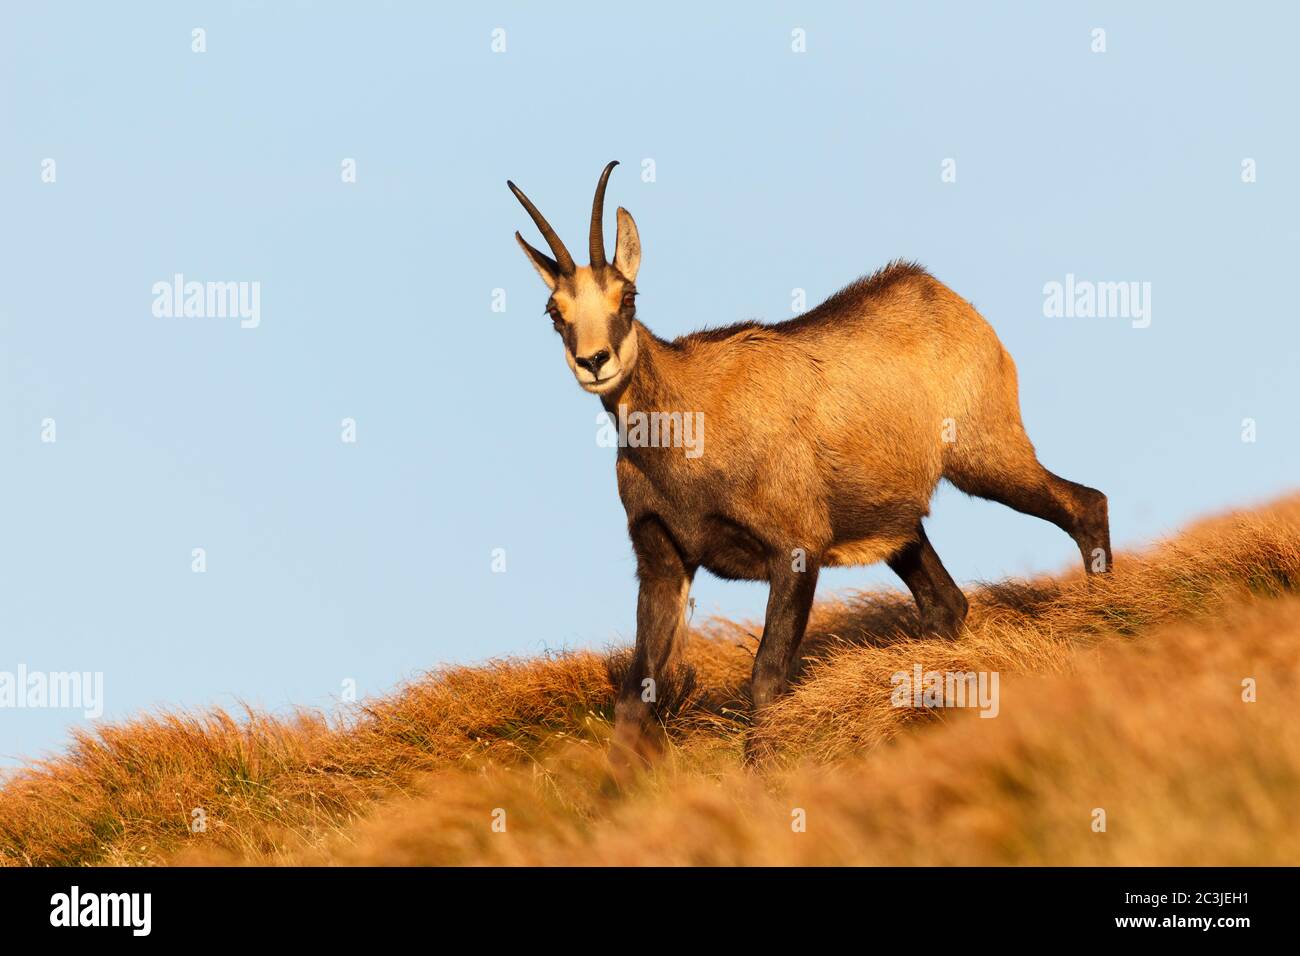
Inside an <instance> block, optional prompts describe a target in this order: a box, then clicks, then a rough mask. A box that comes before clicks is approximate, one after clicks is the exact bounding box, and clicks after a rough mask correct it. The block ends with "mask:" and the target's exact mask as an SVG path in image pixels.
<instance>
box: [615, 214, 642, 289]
mask: <svg viewBox="0 0 1300 956" xmlns="http://www.w3.org/2000/svg"><path fill="white" fill-rule="evenodd" d="M614 268H616V269H617V270H618V271H619V272H621V273H622V274H623V278H624V279H626V280H627V281H628V282H635V281H636V273H637V270H638V269H640V268H641V237H640V236H639V235H638V234H637V231H636V223H635V222H633V221H632V214H631V213H630V212H628V211H627V210H626V209H624V208H623V207H622V206H619V207H618V238H617V239H616V240H614Z"/></svg>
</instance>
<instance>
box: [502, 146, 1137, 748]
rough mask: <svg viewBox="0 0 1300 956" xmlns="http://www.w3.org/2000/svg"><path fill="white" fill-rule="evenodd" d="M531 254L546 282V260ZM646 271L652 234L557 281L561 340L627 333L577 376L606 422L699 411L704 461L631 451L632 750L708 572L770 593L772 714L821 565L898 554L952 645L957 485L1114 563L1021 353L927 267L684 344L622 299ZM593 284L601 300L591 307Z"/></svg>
mask: <svg viewBox="0 0 1300 956" xmlns="http://www.w3.org/2000/svg"><path fill="white" fill-rule="evenodd" d="M609 168H610V167H607V168H606V172H605V177H607V176H608V171H609ZM603 181H604V177H602V184H603ZM597 212H598V210H597ZM619 213H620V236H619V239H620V245H621V244H622V240H623V234H624V222H623V217H624V216H626V213H625V211H624V210H620V211H619ZM627 220H628V224H629V225H628V230H629V232H630V233H631V235H632V236H634V237H635V226H634V225H631V223H630V220H631V217H630V216H628V217H627ZM597 221H598V216H597V215H595V214H594V215H593V223H595V222H597ZM520 241H521V243H522V239H521V240H520ZM523 245H524V247H525V251H526V252H530V258H532V259H533V261H534V265H535V266H537V267H538V271H539V272H542V273H543V278H547V274H546V272H545V268H546V264H545V263H543V264H539V263H538V260H537V258H536V256H535V255H533V254H535V253H536V250H532V249H531V247H528V246H527V244H526V243H524V244H523ZM561 248H562V247H561ZM536 255H540V254H536ZM557 257H558V258H563V256H562V255H561V256H557ZM541 258H542V259H545V258H546V257H544V256H542V257H541ZM639 261H640V247H639V241H638V243H637V247H636V256H635V257H634V258H630V259H629V258H628V257H622V258H620V256H616V258H615V264H614V266H604V265H602V266H600V267H596V268H593V269H591V270H585V269H576V270H570V271H568V272H563V270H559V271H557V272H556V274H555V275H554V276H553V278H554V280H555V281H554V282H553V283H552V282H551V281H550V280H548V284H549V285H551V286H552V288H553V289H554V290H556V295H555V296H554V297H553V299H552V302H553V303H555V304H557V305H558V312H559V315H558V316H554V317H555V318H556V323H557V329H558V330H559V331H561V334H562V335H566V334H567V333H568V331H569V327H570V326H572V325H574V324H577V325H579V326H580V327H581V328H582V330H583V333H582V334H583V338H584V339H585V340H587V341H588V343H589V344H588V346H587V347H588V348H596V347H598V346H603V345H605V344H606V343H607V342H608V341H609V340H610V339H611V338H612V337H613V336H614V335H616V334H617V333H620V332H621V334H618V338H619V340H620V341H619V343H617V344H618V346H619V348H618V349H617V351H618V354H619V356H620V357H621V358H622V359H623V360H622V361H621V362H620V361H618V360H612V361H611V362H610V365H609V367H610V368H614V367H616V366H617V371H616V372H613V373H612V374H610V375H608V376H607V377H605V378H599V379H597V381H596V382H595V383H594V384H593V383H592V382H591V381H590V378H591V376H586V377H585V380H584V378H580V381H582V382H583V385H584V387H586V388H587V389H588V390H589V391H596V392H597V394H600V396H601V401H602V402H603V403H604V405H605V407H606V409H608V410H609V411H610V412H611V413H613V414H615V415H616V416H617V415H618V414H619V413H620V408H621V409H622V413H623V414H624V415H627V414H629V413H635V412H646V413H651V412H663V413H674V412H675V413H683V414H691V413H696V412H702V413H703V420H704V444H703V454H702V455H700V456H699V457H695V458H692V457H689V456H687V455H684V454H683V452H682V449H681V448H674V447H620V449H619V453H618V461H617V474H618V488H619V495H620V497H621V499H622V501H623V506H624V508H625V510H626V512H627V517H628V529H629V533H630V535H631V537H632V544H633V548H634V550H635V552H636V556H637V574H638V577H639V579H640V588H641V590H640V597H639V599H638V604H637V640H636V651H635V654H634V658H633V666H632V667H631V669H630V671H629V673H628V676H627V680H626V683H625V684H624V688H623V692H622V694H621V695H620V697H619V700H618V703H617V706H616V724H617V726H618V731H619V733H618V736H617V740H618V741H619V743H620V745H621V746H622V747H623V748H624V749H625V750H627V751H631V752H638V753H643V754H644V753H647V752H649V751H650V750H652V749H653V747H652V746H650V744H651V743H652V741H653V737H654V734H653V731H654V713H655V707H654V703H655V699H656V695H655V694H650V695H647V693H646V688H647V686H651V687H653V686H655V685H656V684H658V683H663V684H664V685H665V686H669V685H671V684H673V683H676V682H677V681H678V680H680V675H679V674H678V670H679V660H680V655H681V646H680V645H681V642H682V635H683V634H684V633H685V625H684V613H685V606H686V600H687V595H688V593H689V588H690V582H691V580H692V578H693V576H694V574H695V572H696V570H697V569H699V568H701V567H702V568H706V569H707V570H709V571H712V572H713V573H715V574H717V575H719V576H721V577H724V578H733V579H734V578H743V579H750V580H764V581H768V582H770V585H771V591H770V595H769V600H768V609H767V619H766V624H765V627H764V634H763V640H762V642H761V644H760V647H759V650H758V653H757V654H756V656H755V661H754V674H753V684H752V698H753V704H754V707H755V708H756V709H761V708H762V707H764V706H765V705H766V704H768V703H769V702H770V701H771V700H773V699H774V698H775V697H777V696H778V695H780V694H781V693H783V692H784V691H785V689H786V687H787V684H788V675H789V673H790V670H791V668H792V666H793V663H794V661H795V658H796V656H797V651H798V647H799V642H800V640H801V639H802V636H803V632H804V627H805V625H806V623H807V618H808V612H809V608H810V607H811V604H812V599H813V592H814V590H815V587H816V582H817V574H818V571H819V569H820V568H822V567H833V566H842V565H859V564H869V563H872V562H876V561H888V562H889V565H890V567H891V568H892V569H893V570H894V571H895V572H896V573H898V575H899V576H900V577H901V578H902V579H903V581H904V582H905V583H906V584H907V586H908V588H909V589H910V590H911V591H912V594H913V596H914V597H915V599H916V602H917V605H918V608H919V610H920V613H921V619H922V623H923V626H925V627H926V628H927V629H928V630H930V631H932V632H933V633H936V634H938V635H939V636H943V637H949V638H951V637H954V636H955V635H956V633H957V632H958V630H959V629H960V627H961V624H962V621H963V620H964V618H965V615H966V608H967V604H966V599H965V597H964V596H963V595H962V593H961V590H960V589H959V588H958V587H957V586H956V584H955V583H954V582H953V581H952V578H951V577H950V576H949V575H948V573H947V571H946V570H945V569H944V567H943V565H942V563H941V562H940V560H939V557H938V555H937V554H936V553H935V552H934V549H933V548H932V547H931V546H930V543H929V541H928V539H927V538H926V536H925V532H924V530H923V528H922V525H921V520H922V518H924V517H925V516H926V515H927V514H928V513H929V503H930V499H931V497H932V495H933V494H934V490H935V487H936V486H937V484H938V483H939V480H940V479H941V478H947V479H948V480H949V481H951V482H952V483H953V484H954V485H956V486H957V487H958V488H960V489H962V490H963V491H966V492H968V493H970V494H974V495H979V496H981V497H985V498H990V499H992V500H995V501H1000V502H1002V503H1004V504H1007V505H1009V506H1010V507H1012V508H1015V509H1017V510H1019V511H1023V512H1026V513H1028V514H1032V515H1036V516H1038V517H1041V518H1044V519H1046V520H1049V521H1052V522H1054V523H1055V524H1057V525H1058V526H1060V527H1061V528H1062V529H1064V530H1065V531H1066V532H1067V533H1069V534H1070V535H1071V536H1072V537H1073V538H1074V539H1075V541H1076V542H1077V544H1078V546H1079V549H1080V552H1081V553H1082V555H1083V558H1084V562H1085V567H1086V568H1087V569H1088V570H1089V571H1090V572H1091V571H1105V570H1109V569H1110V565H1111V555H1110V541H1109V531H1108V523H1107V515H1106V498H1105V496H1104V495H1103V494H1101V492H1098V491H1096V490H1094V489H1091V488H1087V487H1084V486H1082V485H1077V484H1074V483H1073V482H1069V481H1066V480H1064V479H1061V478H1058V477H1057V476H1056V475H1053V474H1052V473H1051V472H1049V471H1048V470H1047V469H1045V468H1044V467H1043V466H1042V465H1041V464H1040V463H1039V462H1038V459H1037V456H1036V455H1035V453H1034V447H1033V445H1032V444H1031V443H1030V441H1029V437H1028V435H1026V434H1025V430H1024V426H1023V425H1022V423H1021V419H1020V405H1019V396H1018V390H1017V384H1016V371H1015V364H1014V363H1013V362H1012V360H1011V357H1010V356H1009V355H1008V354H1007V353H1006V351H1005V350H1004V349H1003V348H1002V345H1001V343H1000V342H999V341H998V338H997V335H996V333H995V332H994V331H993V329H992V327H990V326H989V324H988V323H987V322H986V321H985V320H984V319H983V318H982V317H981V316H980V315H979V313H978V312H976V311H975V309H974V307H973V306H971V304H970V303H969V302H967V301H966V300H965V299H962V298H961V297H960V296H958V295H957V294H956V293H954V292H953V291H952V290H950V289H949V288H948V287H947V286H945V285H944V284H943V283H941V282H939V281H938V280H937V279H935V278H934V277H932V276H931V275H929V273H927V272H926V271H925V270H924V269H922V268H920V267H919V266H917V265H914V264H910V263H902V262H896V263H893V264H891V265H889V266H886V267H885V268H884V269H881V270H880V271H878V272H876V273H875V274H874V275H872V276H870V277H868V278H865V279H861V280H858V281H857V282H854V283H852V284H851V285H849V286H847V287H846V288H844V289H843V290H841V291H840V292H838V293H836V294H835V295H833V296H831V297H830V298H829V299H827V300H826V301H825V302H823V303H822V304H821V305H819V306H817V307H816V308H814V309H812V310H811V311H809V312H808V313H806V314H804V315H802V316H799V317H798V318H794V319H791V320H789V321H786V322H781V323H779V324H775V325H761V324H758V323H742V324H739V325H735V326H730V327H728V328H722V329H712V330H706V331H703V332H697V333H694V334H691V335H686V336H684V337H682V338H680V339H677V340H675V341H672V342H668V341H664V340H662V339H659V338H656V337H655V336H654V335H653V334H652V333H651V332H650V331H649V330H648V329H647V328H646V327H645V326H644V325H642V324H641V323H640V322H638V321H636V320H635V318H634V317H632V316H631V315H630V313H629V310H628V309H627V308H626V307H618V308H616V307H614V306H613V305H612V303H616V302H619V301H620V299H619V292H620V291H621V290H622V289H623V288H624V287H626V288H629V289H630V288H632V283H633V281H634V280H635V271H636V268H637V266H638V265H639ZM621 263H625V264H623V265H621ZM629 271H630V272H631V274H630V275H629V274H626V272H629ZM574 287H576V288H577V290H578V291H577V293H574V292H572V291H570V289H571V288H574ZM585 287H590V288H591V289H592V290H597V289H598V291H599V293H600V294H598V295H597V294H591V295H588V296H586V297H583V296H582V289H583V288H585ZM579 299H582V301H585V302H587V303H599V302H601V301H605V302H608V303H611V305H610V306H609V307H608V308H607V309H606V311H607V314H606V315H603V316H601V315H598V314H596V313H594V312H592V311H591V309H587V310H586V311H583V310H580V309H577V308H576V307H575V306H574V303H576V302H577V301H579ZM566 308H567V313H571V314H566ZM632 311H633V312H634V310H632ZM577 313H581V314H577ZM553 315H554V314H553ZM629 319H630V320H631V321H630V325H628V322H629ZM602 321H603V323H604V324H603V326H602ZM602 328H603V329H606V330H607V331H604V332H603V333H602V332H601V331H600V330H601V329H602ZM625 328H626V329H630V330H629V331H624V329H625ZM593 329H595V330H596V331H595V332H593ZM570 337H572V336H571V335H570V336H568V337H566V342H567V341H568V338H570ZM627 339H631V342H630V343H629V342H628V341H627ZM570 348H571V349H572V347H570ZM605 351H606V352H609V351H610V349H608V348H606V349H605ZM582 354H583V353H582V352H580V351H579V352H578V355H579V356H580V355H582ZM629 356H630V359H629V358H628V357H629ZM573 358H574V356H573V355H572V354H571V355H570V359H571V360H570V366H571V367H573V366H574V362H573V360H572V359H573ZM575 374H577V369H576V368H575ZM647 681H652V682H654V683H653V684H650V685H647ZM647 697H649V698H650V699H647ZM750 756H751V757H759V756H762V755H761V754H759V753H756V752H751V753H750Z"/></svg>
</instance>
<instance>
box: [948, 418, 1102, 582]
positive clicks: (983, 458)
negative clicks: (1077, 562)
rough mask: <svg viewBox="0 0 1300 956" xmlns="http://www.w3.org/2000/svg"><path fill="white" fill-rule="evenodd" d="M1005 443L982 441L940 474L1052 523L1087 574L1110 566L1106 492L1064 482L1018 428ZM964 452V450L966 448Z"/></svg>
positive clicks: (964, 488) (974, 492)
mask: <svg viewBox="0 0 1300 956" xmlns="http://www.w3.org/2000/svg"><path fill="white" fill-rule="evenodd" d="M1016 431H1017V432H1018V435H1013V436H1011V440H1010V441H1006V442H1003V443H1000V446H995V445H994V444H993V443H987V444H983V445H982V446H981V447H980V449H978V451H976V452H975V453H974V454H967V455H965V456H962V457H961V458H959V459H957V460H956V461H952V460H950V461H949V463H948V466H947V467H946V468H945V469H944V477H945V478H947V479H948V480H949V481H951V482H952V483H953V484H954V485H956V486H957V487H958V488H960V489H961V490H962V491H964V492H966V493H967V494H968V495H976V496H978V497H980V498H987V499H989V500H990V501H997V502H1000V503H1001V504H1004V505H1006V506H1007V507H1009V508H1014V509H1016V510H1017V511H1019V512H1021V513H1023V514H1027V515H1033V516H1034V517H1035V518H1042V519H1043V520H1044V521H1050V522H1052V524H1054V525H1056V526H1057V527H1058V528H1060V529H1061V530H1062V531H1064V532H1065V533H1066V534H1068V535H1069V536H1070V537H1071V538H1073V539H1074V543H1075V544H1076V545H1078V546H1079V553H1080V554H1081V555H1082V556H1083V566H1084V570H1086V571H1087V572H1088V573H1089V574H1096V573H1098V572H1104V571H1109V570H1110V569H1111V565H1112V562H1111V553H1110V519H1109V516H1108V511H1107V504H1106V496H1105V495H1104V494H1102V493H1101V492H1100V491H1098V490H1097V489H1096V488H1089V487H1088V486H1087V485H1080V484H1078V483H1076V482H1073V481H1067V480H1066V479H1064V478H1061V477H1060V476H1058V475H1054V474H1052V473H1051V472H1050V471H1048V470H1047V469H1046V468H1044V467H1043V466H1042V464H1040V463H1039V461H1038V457H1037V456H1036V455H1035V454H1034V446H1033V445H1032V444H1031V443H1030V441H1029V437H1028V436H1027V435H1025V433H1024V430H1023V428H1017V429H1016ZM968 451H969V450H968Z"/></svg>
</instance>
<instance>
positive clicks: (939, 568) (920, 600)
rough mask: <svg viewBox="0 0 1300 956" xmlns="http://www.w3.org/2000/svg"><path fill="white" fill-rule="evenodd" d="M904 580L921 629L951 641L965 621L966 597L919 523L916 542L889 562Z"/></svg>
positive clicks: (892, 568) (900, 551) (967, 606)
mask: <svg viewBox="0 0 1300 956" xmlns="http://www.w3.org/2000/svg"><path fill="white" fill-rule="evenodd" d="M886 563H887V564H888V565H889V567H890V569H891V570H892V571H893V572H894V573H895V574H897V575H898V576H899V577H900V578H902V579H903V583H904V584H906V585H907V588H908V590H909V591H911V592H912V597H913V598H915V599H916V607H917V610H918V611H919V612H920V614H921V630H922V632H923V633H926V634H937V635H939V636H940V637H944V638H947V639H949V640H952V639H954V638H956V636H957V632H958V631H960V630H961V626H962V622H963V621H965V620H966V611H967V610H968V608H969V605H968V604H967V601H966V595H964V594H962V592H961V588H959V587H958V586H957V583H956V582H955V581H953V579H952V576H951V575H950V574H949V573H948V569H947V568H945V567H944V566H943V562H942V561H940V560H939V555H938V554H937V553H936V552H935V550H934V546H933V545H932V544H930V539H929V538H928V537H926V534H925V527H924V526H923V525H922V524H921V523H920V522H919V521H918V522H917V524H916V540H914V541H913V542H912V543H911V544H908V545H905V546H904V547H903V548H901V549H899V551H898V552H897V553H896V554H894V556H893V557H891V558H890V559H889V560H888V561H887V562H886Z"/></svg>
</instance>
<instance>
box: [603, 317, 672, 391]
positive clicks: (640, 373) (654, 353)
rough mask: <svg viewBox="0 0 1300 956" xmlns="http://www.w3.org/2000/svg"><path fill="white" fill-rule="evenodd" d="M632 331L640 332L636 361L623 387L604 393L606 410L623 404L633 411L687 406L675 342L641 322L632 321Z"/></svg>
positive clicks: (636, 334) (637, 334)
mask: <svg viewBox="0 0 1300 956" xmlns="http://www.w3.org/2000/svg"><path fill="white" fill-rule="evenodd" d="M632 334H633V335H635V336H636V344H637V357H636V364H635V365H634V366H633V367H632V372H631V373H630V374H629V375H628V377H627V382H626V383H625V384H624V385H623V387H622V388H620V389H619V390H618V391H617V392H611V393H610V394H609V395H605V396H602V398H601V401H602V402H603V403H604V405H605V410H606V411H608V412H610V413H617V411H618V406H620V405H626V406H627V408H628V410H629V411H637V410H645V411H653V410H663V409H670V408H680V407H684V406H683V405H682V400H683V397H684V396H683V394H682V393H683V383H682V379H681V376H680V375H679V370H678V368H677V365H678V364H679V361H678V357H677V355H676V353H675V352H674V351H673V349H672V346H670V345H669V344H668V343H667V342H664V341H661V340H660V339H657V338H655V336H654V333H652V332H651V331H650V330H649V329H647V328H646V327H645V326H644V325H642V324H641V323H640V322H634V323H633V324H632Z"/></svg>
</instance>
